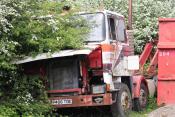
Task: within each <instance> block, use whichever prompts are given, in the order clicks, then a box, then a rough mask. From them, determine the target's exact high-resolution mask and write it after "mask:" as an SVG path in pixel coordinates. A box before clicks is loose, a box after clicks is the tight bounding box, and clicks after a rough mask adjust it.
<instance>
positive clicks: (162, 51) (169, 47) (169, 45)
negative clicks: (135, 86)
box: [157, 18, 175, 105]
mask: <svg viewBox="0 0 175 117" xmlns="http://www.w3.org/2000/svg"><path fill="white" fill-rule="evenodd" d="M158 50H159V54H158V89H157V103H158V105H161V104H175V18H163V19H159V43H158Z"/></svg>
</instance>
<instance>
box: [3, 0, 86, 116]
mask: <svg viewBox="0 0 175 117" xmlns="http://www.w3.org/2000/svg"><path fill="white" fill-rule="evenodd" d="M67 3H68V2H60V1H50V0H1V1H0V48H1V49H0V105H2V106H1V107H2V108H0V116H1V115H2V116H15V115H19V114H23V116H29V115H33V116H43V115H42V114H43V113H44V112H47V111H48V110H49V109H50V107H49V106H48V102H47V101H46V100H47V96H46V93H45V91H44V90H45V89H44V86H43V83H42V81H41V79H40V78H39V77H36V78H29V77H26V76H23V75H22V74H21V73H20V69H18V67H16V66H15V65H14V64H12V61H13V60H14V59H15V58H19V57H23V56H31V55H36V54H39V53H45V52H46V53H47V52H54V51H59V50H61V49H70V48H75V49H77V48H81V47H82V46H83V40H84V39H85V38H84V37H85V36H84V35H85V34H86V33H87V32H88V28H87V24H86V22H85V21H84V20H82V19H79V18H75V17H73V16H72V15H73V14H74V12H67V11H63V10H62V8H63V6H65V4H67ZM75 7H76V6H74V7H73V8H75ZM34 90H35V93H37V94H35V93H33V91H34ZM36 95H37V96H36ZM8 111H11V113H7V112H8Z"/></svg>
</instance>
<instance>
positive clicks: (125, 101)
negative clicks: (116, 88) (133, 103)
mask: <svg viewBox="0 0 175 117" xmlns="http://www.w3.org/2000/svg"><path fill="white" fill-rule="evenodd" d="M121 106H122V108H123V110H125V111H126V110H127V109H128V108H129V106H130V105H129V95H128V93H127V92H126V91H124V92H123V93H122V95H121Z"/></svg>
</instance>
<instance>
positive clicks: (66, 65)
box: [48, 57, 79, 90]
mask: <svg viewBox="0 0 175 117" xmlns="http://www.w3.org/2000/svg"><path fill="white" fill-rule="evenodd" d="M78 66H79V65H78V60H77V59H76V58H73V57H70V58H61V59H60V58H59V59H54V60H52V61H51V63H50V65H49V69H48V71H49V72H48V78H49V84H50V90H62V89H73V88H78V86H79V83H78V77H79V67H78Z"/></svg>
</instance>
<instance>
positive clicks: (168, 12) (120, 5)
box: [75, 0, 175, 54]
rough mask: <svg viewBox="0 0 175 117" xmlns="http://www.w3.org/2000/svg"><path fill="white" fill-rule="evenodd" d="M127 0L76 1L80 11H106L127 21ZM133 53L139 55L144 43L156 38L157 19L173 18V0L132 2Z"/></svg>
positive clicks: (174, 4)
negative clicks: (119, 15)
mask: <svg viewBox="0 0 175 117" xmlns="http://www.w3.org/2000/svg"><path fill="white" fill-rule="evenodd" d="M128 1H129V0H77V1H76V3H75V4H79V5H80V6H83V7H81V8H82V10H85V11H86V10H89V9H90V8H95V9H101V8H104V9H107V10H111V11H115V12H118V13H120V14H122V15H124V16H125V18H126V24H127V19H128ZM132 1H133V30H134V39H135V40H134V41H135V52H136V53H137V54H140V53H141V52H142V50H143V47H144V45H145V43H146V42H148V41H151V40H154V39H157V37H158V34H157V33H158V18H163V17H175V2H174V0H132Z"/></svg>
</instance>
